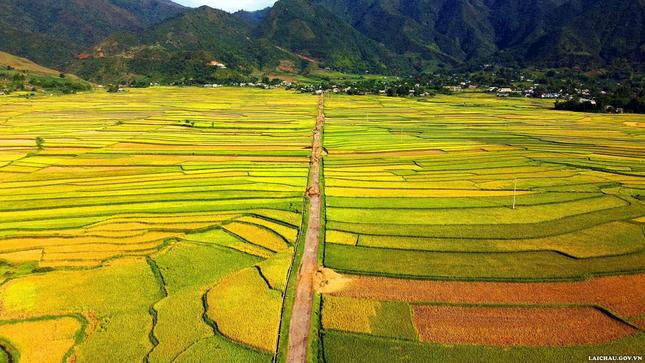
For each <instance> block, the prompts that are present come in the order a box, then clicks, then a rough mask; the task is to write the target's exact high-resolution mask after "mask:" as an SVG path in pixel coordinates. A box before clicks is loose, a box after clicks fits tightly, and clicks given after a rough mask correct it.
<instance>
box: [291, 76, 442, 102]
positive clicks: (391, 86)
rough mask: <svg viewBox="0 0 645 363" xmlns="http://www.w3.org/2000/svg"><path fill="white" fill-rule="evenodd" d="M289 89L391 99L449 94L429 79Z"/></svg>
mask: <svg viewBox="0 0 645 363" xmlns="http://www.w3.org/2000/svg"><path fill="white" fill-rule="evenodd" d="M289 89H293V90H298V91H300V92H303V93H311V92H315V91H322V92H332V91H334V90H335V91H337V92H342V93H346V94H349V95H367V94H372V95H386V96H389V97H412V96H421V95H424V96H433V95H436V94H440V93H443V94H449V93H450V91H449V90H448V89H447V88H446V87H444V84H443V82H441V81H440V80H431V79H430V78H429V77H427V76H424V77H416V78H413V77H405V78H397V79H396V80H377V79H364V78H363V79H359V80H354V81H336V82H331V81H323V82H322V83H320V84H318V85H298V84H295V85H292V86H290V87H289Z"/></svg>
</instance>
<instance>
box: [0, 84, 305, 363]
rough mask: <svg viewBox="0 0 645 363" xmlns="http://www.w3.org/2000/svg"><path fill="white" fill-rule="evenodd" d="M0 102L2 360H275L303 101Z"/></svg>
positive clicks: (191, 95) (299, 183)
mask: <svg viewBox="0 0 645 363" xmlns="http://www.w3.org/2000/svg"><path fill="white" fill-rule="evenodd" d="M0 112H2V115H4V116H6V117H3V118H2V121H1V124H0V130H1V132H0V133H1V134H2V136H1V137H0V160H1V165H2V167H1V168H0V218H2V222H1V223H0V257H1V258H2V259H3V260H4V261H6V262H4V263H3V266H2V269H3V272H4V279H3V281H4V284H3V285H2V288H1V289H2V292H1V293H0V294H1V295H0V299H1V300H2V301H1V303H2V306H3V309H2V312H0V342H2V343H1V344H0V345H2V346H3V347H6V349H5V352H6V354H10V355H11V357H12V359H13V361H14V362H15V361H17V359H18V357H20V362H23V361H24V362H45V361H52V362H61V361H68V360H69V361H77V362H114V361H120V362H137V361H138V362H141V361H146V362H194V361H209V362H231V361H244V362H268V361H270V360H271V354H270V353H271V352H272V351H273V347H274V346H275V340H276V339H277V334H278V328H277V326H278V320H279V314H280V301H281V296H282V289H283V288H284V285H285V282H286V273H287V269H288V268H289V262H290V257H291V255H292V254H293V248H292V247H291V246H293V244H294V243H295V241H296V236H297V234H298V229H299V226H300V223H301V220H302V212H303V211H302V205H303V202H302V201H303V193H304V190H305V189H306V182H307V175H308V163H309V159H308V157H309V155H310V150H308V148H310V146H311V125H313V123H314V122H315V117H316V115H317V104H316V99H315V98H313V97H309V96H305V95H299V94H293V93H288V92H266V91H260V90H242V89H227V90H203V89H196V88H151V89H142V90H128V92H125V93H122V94H113V95H112V94H107V93H91V94H78V95H74V96H66V97H50V98H47V99H45V98H40V99H38V98H36V99H32V100H25V99H16V98H3V103H2V104H0ZM36 137H42V138H43V139H44V149H43V150H39V149H38V148H37V146H36V142H35V139H36ZM261 272H262V273H264V276H266V277H263V275H261ZM264 278H266V279H267V280H266V281H269V282H270V285H268V284H267V282H265V280H264ZM238 283H241V284H242V285H244V286H245V288H244V289H241V290H238V289H237V287H238ZM258 311H262V312H263V313H262V314H255V313H256V312H258ZM250 316H252V317H253V319H250V318H249V317H250ZM30 330H38V331H40V332H41V333H39V334H41V335H42V336H41V335H39V336H38V337H37V339H36V340H38V341H42V342H44V344H42V345H38V346H35V345H33V342H34V341H36V340H32V341H29V340H28V339H27V340H26V339H25V337H26V336H25V333H24V332H28V331H30ZM31 338H34V336H33V335H31ZM116 347H118V348H116ZM106 352H110V353H109V354H106Z"/></svg>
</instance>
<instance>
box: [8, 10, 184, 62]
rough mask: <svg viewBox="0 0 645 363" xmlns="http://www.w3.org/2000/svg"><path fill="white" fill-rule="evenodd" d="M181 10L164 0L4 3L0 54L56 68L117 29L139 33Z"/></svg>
mask: <svg viewBox="0 0 645 363" xmlns="http://www.w3.org/2000/svg"><path fill="white" fill-rule="evenodd" d="M183 10H184V8H183V7H181V6H180V5H177V4H175V3H172V2H170V1H165V0H164V1H158V0H93V1H91V2H84V1H76V0H39V1H37V2H35V1H31V0H8V1H2V2H0V50H2V51H6V52H9V53H11V54H16V55H18V56H22V57H27V58H29V59H33V60H34V61H36V62H38V63H40V64H44V65H46V66H52V67H60V66H62V65H64V64H67V63H69V62H70V61H71V60H73V59H74V58H75V57H77V56H78V55H79V54H81V53H82V52H83V51H84V50H85V49H86V48H87V47H90V46H92V45H94V44H97V43H99V42H100V41H102V40H103V39H104V38H105V37H106V36H108V35H109V34H111V33H113V32H115V31H119V30H138V29H143V28H145V27H148V26H150V25H153V24H156V23H159V22H160V21H162V20H164V19H167V18H169V17H173V16H176V15H177V14H179V13H181V12H182V11H183Z"/></svg>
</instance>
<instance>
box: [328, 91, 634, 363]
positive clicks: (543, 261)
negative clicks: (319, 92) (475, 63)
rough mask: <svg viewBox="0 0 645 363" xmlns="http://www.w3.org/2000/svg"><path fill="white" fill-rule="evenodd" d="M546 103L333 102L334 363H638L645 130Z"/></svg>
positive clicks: (469, 97)
mask: <svg viewBox="0 0 645 363" xmlns="http://www.w3.org/2000/svg"><path fill="white" fill-rule="evenodd" d="M549 106H550V105H549V104H547V103H544V102H543V101H541V100H527V99H508V100H500V99H496V98H494V97H490V96H486V95H481V94H463V95H459V96H458V97H457V96H454V97H453V96H439V97H437V98H434V99H430V100H427V101H421V102H420V101H416V100H410V99H392V98H378V97H360V98H355V97H334V98H332V99H328V100H327V102H326V115H327V121H326V127H325V139H324V147H325V151H326V156H325V158H324V185H325V206H326V208H325V213H326V214H325V220H326V236H325V242H326V243H325V245H324V265H325V266H326V267H328V268H331V269H334V270H336V271H337V272H341V273H343V275H341V277H342V279H343V280H344V281H345V282H343V284H342V286H341V287H337V288H335V287H333V286H335V284H336V283H335V282H334V281H323V282H324V283H323V284H322V286H323V287H322V288H321V291H322V292H323V299H322V302H321V324H320V325H321V336H322V349H321V352H322V353H321V354H323V355H324V358H325V360H326V361H327V362H392V361H411V362H428V361H454V362H463V361H487V362H499V361H525V362H533V361H534V362H563V361H577V360H586V359H587V357H588V356H589V355H625V354H636V355H642V353H643V351H644V349H645V334H643V331H642V326H643V324H642V317H643V316H644V315H645V311H643V303H642V302H643V299H644V298H645V297H644V296H643V291H644V290H643V288H642V282H641V280H642V279H643V276H645V275H644V273H645V234H644V233H643V231H644V230H643V227H644V224H643V222H644V221H645V203H644V199H643V195H645V132H644V131H643V130H642V129H638V128H633V127H628V126H626V124H625V122H628V121H629V122H634V121H636V122H640V121H642V120H641V119H642V117H641V116H634V115H623V116H609V115H596V114H594V115H591V116H590V115H583V116H584V117H582V116H580V115H579V114H575V113H567V112H555V111H549V110H546V108H547V107H549ZM346 281H349V282H346Z"/></svg>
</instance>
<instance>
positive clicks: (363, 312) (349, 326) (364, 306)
mask: <svg viewBox="0 0 645 363" xmlns="http://www.w3.org/2000/svg"><path fill="white" fill-rule="evenodd" d="M380 306H381V303H380V302H379V301H377V300H366V299H352V298H343V297H333V296H329V295H325V298H324V301H323V309H322V325H323V328H324V329H332V330H340V331H346V332H351V333H364V334H370V333H371V332H372V329H371V327H370V321H369V318H370V316H375V315H376V313H377V311H378V309H379V308H380Z"/></svg>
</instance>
